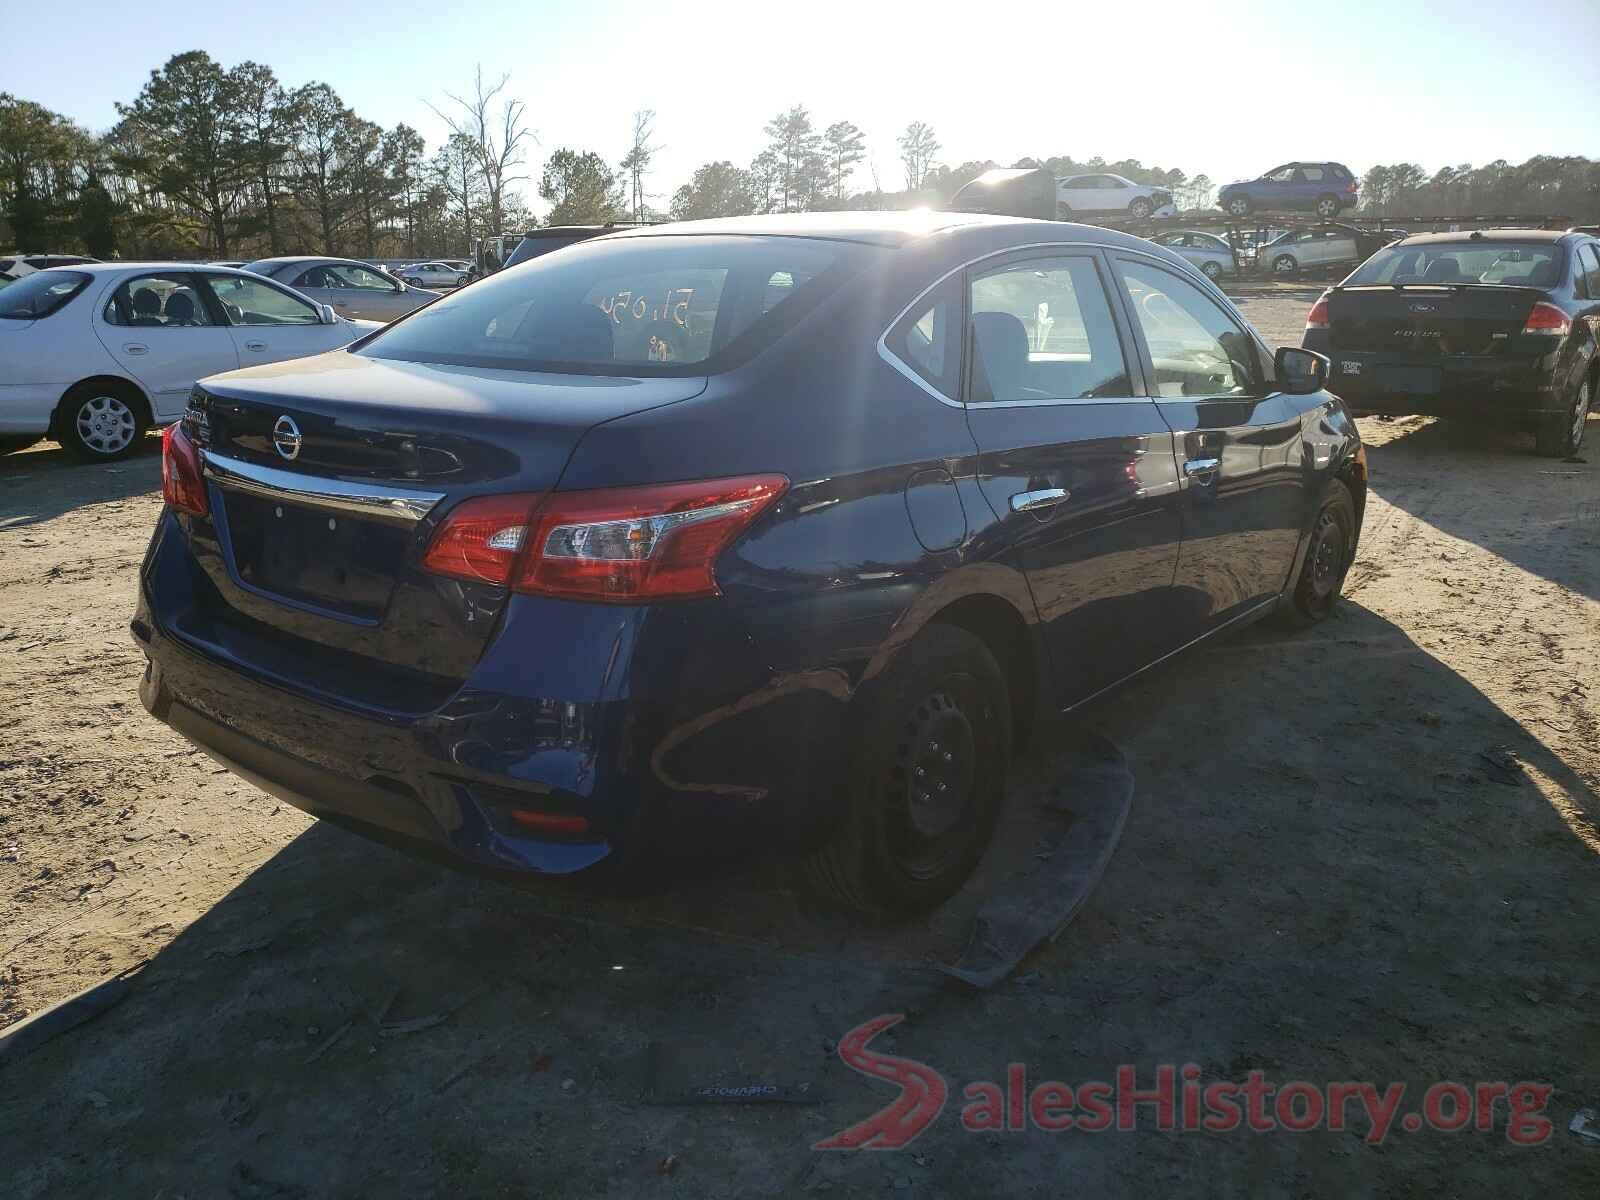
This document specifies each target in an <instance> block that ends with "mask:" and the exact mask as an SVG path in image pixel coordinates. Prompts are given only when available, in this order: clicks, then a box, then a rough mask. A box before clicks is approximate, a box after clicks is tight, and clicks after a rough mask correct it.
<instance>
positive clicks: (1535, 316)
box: [1522, 300, 1572, 337]
mask: <svg viewBox="0 0 1600 1200" xmlns="http://www.w3.org/2000/svg"><path fill="white" fill-rule="evenodd" d="M1571 329H1572V322H1571V321H1570V320H1569V319H1568V318H1567V314H1566V313H1564V312H1562V311H1561V310H1560V309H1559V308H1557V307H1556V306H1555V305H1554V304H1551V303H1550V302H1549V301H1547V300H1540V301H1539V302H1538V303H1537V304H1535V305H1534V306H1533V311H1532V312H1530V313H1529V314H1528V320H1527V323H1526V324H1525V325H1523V327H1522V332H1523V333H1536V334H1539V335H1541V336H1543V337H1566V336H1567V334H1568V333H1569V332H1570V331H1571Z"/></svg>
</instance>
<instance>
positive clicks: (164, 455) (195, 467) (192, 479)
mask: <svg viewBox="0 0 1600 1200" xmlns="http://www.w3.org/2000/svg"><path fill="white" fill-rule="evenodd" d="M161 498H162V499H163V500H165V501H166V502H167V503H168V504H170V505H171V506H172V507H173V508H176V509H179V510H180V511H182V512H187V513H194V514H195V516H197V517H203V516H205V515H206V511H207V509H208V507H209V506H208V504H207V502H206V485H205V481H204V480H203V479H202V478H201V476H200V452H199V451H198V450H196V449H195V445H194V443H193V442H191V441H190V440H189V434H188V432H187V431H186V430H185V429H184V427H183V422H182V421H180V422H178V424H176V425H168V426H167V428H166V432H164V433H163V434H162V435H161Z"/></svg>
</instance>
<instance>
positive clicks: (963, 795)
mask: <svg viewBox="0 0 1600 1200" xmlns="http://www.w3.org/2000/svg"><path fill="white" fill-rule="evenodd" d="M981 712H982V707H981V700H980V697H979V694H978V689H977V688H976V687H975V686H974V684H973V681H972V679H971V678H970V677H967V676H958V677H952V678H950V679H947V680H944V681H943V682H942V683H941V684H939V686H937V687H936V688H934V689H933V690H932V691H930V692H929V693H928V694H927V695H926V696H925V697H923V699H922V700H921V701H920V702H919V703H918V704H917V705H916V706H915V707H913V708H912V709H911V710H910V712H908V713H907V714H906V719H905V721H904V722H903V723H902V726H901V736H900V739H899V744H898V746H897V748H896V754H895V761H894V765H893V767H892V768H891V770H890V774H889V779H888V789H889V801H890V803H889V810H888V811H889V829H888V831H887V832H888V834H889V837H888V839H887V840H888V847H889V850H890V853H891V855H892V856H893V859H894V862H895V865H896V866H897V867H898V869H899V870H900V871H901V872H903V873H904V874H905V875H906V876H907V877H909V878H911V879H914V880H918V881H930V880H934V879H937V878H939V877H941V876H943V875H945V874H947V873H948V872H950V871H952V870H956V869H958V868H959V866H960V863H961V861H962V859H963V858H964V857H965V855H966V852H967V849H968V847H969V845H970V840H971V834H972V830H973V829H974V827H975V825H976V823H977V816H978V783H979V770H980V767H981V765H982V764H981V762H980V756H981V755H982V751H983V736H982V733H981V730H980V728H979V724H980V723H981V720H982V718H981V716H979V715H978V714H980V713H981ZM975 718H976V722H975Z"/></svg>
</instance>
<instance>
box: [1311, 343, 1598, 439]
mask: <svg viewBox="0 0 1600 1200" xmlns="http://www.w3.org/2000/svg"><path fill="white" fill-rule="evenodd" d="M1304 346H1305V348H1306V349H1308V350H1315V351H1317V352H1318V353H1319V354H1325V355H1327V357H1328V360H1329V362H1330V364H1331V365H1330V367H1329V375H1328V390H1329V391H1331V392H1333V393H1335V394H1336V395H1337V396H1339V397H1340V399H1342V400H1343V401H1344V402H1345V404H1346V405H1347V406H1348V407H1349V408H1351V409H1352V410H1354V411H1356V412H1373V413H1393V414H1395V415H1402V414H1411V413H1420V414H1423V415H1427V416H1438V417H1457V416H1462V417H1465V416H1470V417H1474V418H1477V419H1482V420H1486V421H1491V422H1494V423H1496V424H1504V425H1513V426H1524V425H1527V426H1531V425H1535V424H1538V423H1539V421H1541V420H1542V419H1543V418H1545V417H1547V416H1554V415H1560V414H1563V413H1565V411H1566V407H1565V403H1564V399H1563V397H1562V396H1561V394H1560V389H1559V388H1558V387H1557V386H1556V383H1555V372H1554V369H1553V366H1552V365H1550V362H1549V357H1548V356H1547V357H1545V358H1539V359H1526V358H1522V359H1507V358H1488V357H1458V358H1433V359H1428V358H1423V357H1416V356H1411V357H1408V356H1403V355H1394V354H1383V353H1373V352H1368V351H1348V350H1333V349H1329V348H1328V339H1327V335H1326V334H1321V335H1320V336H1319V335H1318V334H1317V333H1316V332H1315V331H1313V332H1312V333H1308V334H1307V335H1306V337H1305V339H1304Z"/></svg>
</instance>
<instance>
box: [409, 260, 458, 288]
mask: <svg viewBox="0 0 1600 1200" xmlns="http://www.w3.org/2000/svg"><path fill="white" fill-rule="evenodd" d="M399 275H400V278H401V279H403V280H404V281H405V282H406V283H409V284H411V285H412V286H413V287H425V288H456V287H460V286H461V285H462V284H463V283H466V282H467V280H468V275H467V272H466V270H465V269H463V268H459V267H453V266H451V265H450V264H449V263H444V262H425V263H415V264H413V265H411V266H409V267H403V268H401V270H400V271H399Z"/></svg>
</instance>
